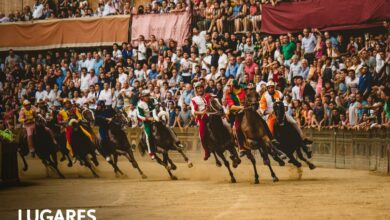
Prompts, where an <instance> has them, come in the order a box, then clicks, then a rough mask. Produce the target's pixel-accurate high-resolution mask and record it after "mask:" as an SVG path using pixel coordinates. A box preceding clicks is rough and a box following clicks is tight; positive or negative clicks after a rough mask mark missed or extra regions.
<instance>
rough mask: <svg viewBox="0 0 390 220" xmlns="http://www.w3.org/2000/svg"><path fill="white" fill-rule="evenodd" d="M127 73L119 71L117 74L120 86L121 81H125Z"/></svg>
mask: <svg viewBox="0 0 390 220" xmlns="http://www.w3.org/2000/svg"><path fill="white" fill-rule="evenodd" d="M127 77H128V76H127V74H126V73H121V74H119V76H118V82H119V83H120V84H121V86H123V83H125V82H126V81H127Z"/></svg>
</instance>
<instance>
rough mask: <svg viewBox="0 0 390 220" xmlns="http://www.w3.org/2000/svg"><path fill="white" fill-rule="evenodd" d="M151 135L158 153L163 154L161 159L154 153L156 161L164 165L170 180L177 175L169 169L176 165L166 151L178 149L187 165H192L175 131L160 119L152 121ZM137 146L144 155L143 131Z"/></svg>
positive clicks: (175, 178) (174, 168)
mask: <svg viewBox="0 0 390 220" xmlns="http://www.w3.org/2000/svg"><path fill="white" fill-rule="evenodd" d="M152 135H153V139H154V143H155V145H156V147H157V153H160V154H162V156H163V159H161V158H160V157H158V156H157V155H156V161H157V163H159V164H160V165H162V166H164V167H165V169H166V170H167V172H168V174H169V176H170V177H171V179H172V180H177V177H176V176H174V175H173V174H172V172H171V170H176V168H177V167H176V165H175V164H174V163H173V161H172V160H171V158H169V155H168V152H169V151H170V150H175V151H178V152H179V153H180V154H181V155H182V156H183V158H184V160H185V161H186V162H187V164H188V167H189V168H191V167H192V166H193V165H192V162H191V161H190V160H189V159H188V157H187V156H186V155H185V153H184V151H183V145H182V144H181V143H180V141H179V139H178V138H177V135H176V133H175V132H174V131H173V130H172V129H171V128H169V127H167V126H165V125H164V124H163V123H162V122H161V121H156V122H153V127H152ZM138 146H139V150H140V153H141V155H142V156H143V155H145V152H147V149H148V148H147V145H146V135H145V133H144V132H142V136H141V140H140V143H139V145H138Z"/></svg>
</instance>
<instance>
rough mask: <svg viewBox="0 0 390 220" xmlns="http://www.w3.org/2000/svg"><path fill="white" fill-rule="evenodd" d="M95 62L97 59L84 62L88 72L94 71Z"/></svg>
mask: <svg viewBox="0 0 390 220" xmlns="http://www.w3.org/2000/svg"><path fill="white" fill-rule="evenodd" d="M94 62H95V59H92V58H91V59H86V60H85V61H84V65H85V67H86V68H87V70H88V71H90V70H91V69H93V64H94Z"/></svg>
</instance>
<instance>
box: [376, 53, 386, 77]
mask: <svg viewBox="0 0 390 220" xmlns="http://www.w3.org/2000/svg"><path fill="white" fill-rule="evenodd" d="M375 60H376V67H375V71H376V72H377V73H379V71H380V70H381V69H382V67H383V66H384V65H385V61H384V60H383V59H382V58H381V56H380V55H379V53H377V54H376V57H375Z"/></svg>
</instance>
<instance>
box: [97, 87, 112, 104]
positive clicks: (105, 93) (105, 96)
mask: <svg viewBox="0 0 390 220" xmlns="http://www.w3.org/2000/svg"><path fill="white" fill-rule="evenodd" d="M98 100H104V101H105V104H106V105H112V94H111V89H107V90H104V89H103V90H102V91H101V92H100V95H99V99H98Z"/></svg>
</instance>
